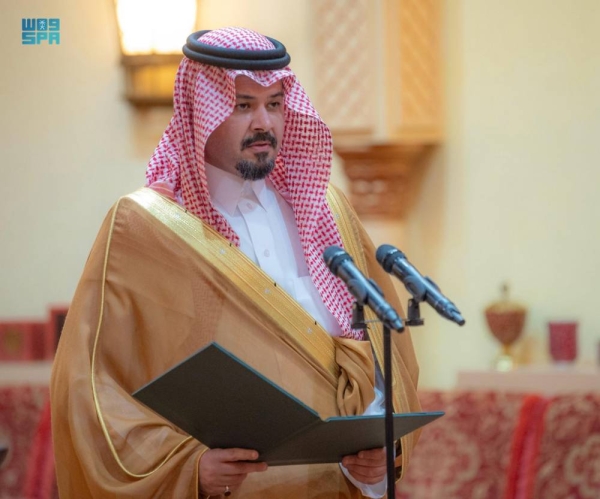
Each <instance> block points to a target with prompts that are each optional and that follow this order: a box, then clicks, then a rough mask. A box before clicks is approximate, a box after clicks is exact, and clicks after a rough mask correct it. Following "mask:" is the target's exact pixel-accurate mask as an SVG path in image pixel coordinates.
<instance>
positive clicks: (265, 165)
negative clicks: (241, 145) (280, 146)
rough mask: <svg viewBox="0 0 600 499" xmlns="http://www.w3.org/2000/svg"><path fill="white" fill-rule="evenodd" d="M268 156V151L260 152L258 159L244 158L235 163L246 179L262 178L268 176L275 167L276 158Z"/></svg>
mask: <svg viewBox="0 0 600 499" xmlns="http://www.w3.org/2000/svg"><path fill="white" fill-rule="evenodd" d="M268 157H269V153H268V152H260V153H258V154H256V161H250V160H248V159H242V160H240V161H238V163H237V164H236V165H235V169H236V170H237V171H238V172H239V173H240V175H241V177H242V178H243V179H244V180H251V181H254V180H262V179H264V178H267V177H268V176H269V175H270V174H271V172H272V171H273V169H274V168H275V160H274V159H268Z"/></svg>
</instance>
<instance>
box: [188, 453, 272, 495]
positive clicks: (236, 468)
mask: <svg viewBox="0 0 600 499" xmlns="http://www.w3.org/2000/svg"><path fill="white" fill-rule="evenodd" d="M255 459H258V452H256V451H255V450H248V449H210V450H207V451H206V452H205V453H204V454H203V456H202V458H201V459H200V467H199V472H200V492H201V493H202V494H203V495H207V496H218V495H222V494H224V493H225V492H226V491H227V490H230V491H231V492H233V491H234V490H236V489H238V488H239V487H240V485H241V484H242V482H243V481H244V480H245V479H246V477H247V476H248V473H255V472H260V471H266V469H267V468H268V466H267V463H249V462H244V461H254V460H255Z"/></svg>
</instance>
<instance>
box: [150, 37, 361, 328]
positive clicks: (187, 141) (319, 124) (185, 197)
mask: <svg viewBox="0 0 600 499" xmlns="http://www.w3.org/2000/svg"><path fill="white" fill-rule="evenodd" d="M201 39H202V42H203V43H205V44H207V45H212V46H217V47H226V48H233V49H242V50H270V49H273V48H275V47H274V45H273V44H272V43H271V42H270V41H269V40H268V39H267V38H266V37H264V36H262V35H260V34H258V33H256V32H254V31H251V30H248V29H244V28H224V29H218V30H214V31H210V32H208V33H206V34H205V35H203V36H202V37H201ZM239 75H245V76H247V77H249V78H252V79H253V80H254V81H255V82H257V83H259V84H260V85H263V86H265V87H266V86H270V85H273V84H274V83H275V82H277V81H279V80H282V81H283V88H284V93H285V106H284V107H285V129H284V135H283V140H282V143H281V148H280V151H279V154H278V156H277V159H276V161H275V169H274V170H273V172H272V173H271V175H270V177H269V178H270V180H271V181H272V182H273V185H274V186H275V188H276V189H277V190H278V191H279V193H280V194H281V195H282V196H283V197H284V198H285V199H287V200H288V201H289V202H290V204H291V205H292V207H293V209H294V213H295V217H296V223H297V226H298V232H299V235H300V241H301V243H302V248H303V249H304V255H305V258H306V263H307V266H308V269H309V272H310V275H311V277H312V280H313V282H314V284H315V286H316V288H317V289H318V290H319V293H320V294H321V297H322V299H323V302H324V303H325V306H326V307H327V308H328V309H329V311H330V312H331V313H332V314H333V316H334V317H335V318H336V319H337V321H338V323H339V324H340V326H341V328H342V331H343V336H345V337H349V338H357V339H359V338H361V337H362V333H361V332H360V331H355V330H352V329H351V327H350V325H351V316H352V303H353V299H352V296H351V295H350V293H349V292H348V290H347V289H346V286H345V284H344V283H343V282H342V281H341V280H340V279H337V278H336V277H334V276H333V275H332V274H331V272H330V271H329V269H328V268H327V266H326V265H325V263H324V261H323V258H322V255H323V251H324V250H325V249H326V248H327V247H329V246H331V245H337V246H342V241H341V238H340V235H339V232H338V230H337V226H336V224H335V221H334V219H333V216H332V213H331V210H330V209H329V207H328V205H327V203H326V200H325V195H326V191H327V185H328V183H329V176H330V173H331V160H332V153H333V145H332V140H331V133H330V131H329V128H328V127H327V125H325V123H324V122H323V121H322V120H321V118H320V117H319V115H318V114H317V112H316V110H315V109H314V108H313V106H312V104H311V103H310V101H309V99H308V96H307V95H306V93H305V91H304V89H303V88H302V86H301V85H300V83H299V82H298V80H297V78H296V76H295V75H294V73H292V71H291V70H290V69H289V67H286V68H284V69H280V70H274V71H264V70H260V71H248V70H232V69H225V68H219V67H215V66H209V65H206V64H202V63H199V62H195V61H192V60H190V59H187V58H184V59H183V61H182V62H181V64H180V66H179V70H178V72H177V76H176V79H175V90H174V95H173V98H174V105H173V107H174V113H173V117H172V118H171V122H170V123H169V125H168V126H167V129H166V130H165V132H164V134H163V136H162V138H161V140H160V143H159V144H158V147H157V148H156V150H155V151H154V154H153V156H152V158H151V159H150V163H149V164H148V169H147V171H146V181H147V185H152V184H154V183H156V182H158V183H167V184H168V185H169V186H170V187H171V188H172V189H173V191H174V194H175V198H176V200H177V201H178V202H179V203H180V204H181V205H182V206H184V207H185V208H186V209H188V210H189V211H191V212H192V213H194V214H195V215H197V216H198V217H199V218H200V219H201V220H203V221H204V222H206V223H207V224H209V225H210V226H211V227H213V228H214V229H215V230H217V231H218V232H219V233H221V234H222V235H223V236H224V237H226V238H227V239H228V240H229V241H231V242H232V243H234V244H235V245H236V246H239V239H238V236H237V234H236V233H235V232H234V231H233V229H232V228H231V226H230V225H229V223H228V222H227V221H226V220H225V218H224V217H223V216H222V215H221V214H220V213H219V212H218V211H217V210H216V209H215V207H214V206H213V204H212V202H211V200H210V196H209V192H208V187H207V181H206V174H205V170H204V146H205V145H206V141H207V139H208V137H209V135H210V134H211V133H212V132H213V131H214V130H215V129H216V128H217V127H218V126H219V125H220V124H221V123H223V122H224V121H225V120H226V119H227V117H228V116H229V115H230V114H231V112H232V111H233V108H234V105H235V78H236V77H237V76H239Z"/></svg>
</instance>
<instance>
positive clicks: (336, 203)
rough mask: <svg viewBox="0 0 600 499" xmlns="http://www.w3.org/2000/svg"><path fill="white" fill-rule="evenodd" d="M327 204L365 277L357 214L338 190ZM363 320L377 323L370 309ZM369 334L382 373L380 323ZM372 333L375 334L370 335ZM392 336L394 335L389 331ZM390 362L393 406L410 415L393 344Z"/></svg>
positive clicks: (331, 189) (332, 191)
mask: <svg viewBox="0 0 600 499" xmlns="http://www.w3.org/2000/svg"><path fill="white" fill-rule="evenodd" d="M327 203H328V204H329V207H330V208H331V211H332V213H333V217H334V219H335V222H336V224H337V226H338V230H339V231H340V236H341V238H342V242H343V243H344V247H345V249H346V251H347V252H348V253H349V254H350V255H351V256H352V258H353V259H354V262H355V263H356V266H357V267H358V268H359V270H360V271H361V272H362V273H363V274H365V275H366V276H367V277H368V275H369V274H368V271H367V260H366V258H365V254H364V250H363V247H362V245H361V244H360V243H359V241H360V236H359V234H358V232H357V230H356V228H355V226H354V222H353V220H352V219H351V218H350V217H349V212H352V213H353V214H354V217H355V218H358V216H357V215H356V213H354V211H353V209H352V207H351V206H350V205H349V204H348V203H347V202H344V200H343V199H342V197H341V195H340V194H339V193H338V192H337V190H336V189H335V188H334V187H332V186H331V185H330V186H329V187H328V189H327ZM365 320H367V321H372V320H375V321H376V320H377V316H376V315H375V313H374V312H373V311H372V310H371V309H370V308H369V307H365ZM369 328H370V331H369V338H370V340H371V344H372V345H373V351H374V352H375V356H376V357H377V361H378V362H379V365H380V366H381V368H382V369H383V366H384V363H383V326H382V324H381V323H379V322H376V323H371V324H370V326H369ZM373 333H375V334H373ZM392 334H397V333H394V332H393V331H392ZM391 347H392V358H393V359H395V360H396V362H392V393H393V396H392V398H393V406H394V408H395V410H396V411H398V412H409V408H408V407H406V404H405V403H404V401H406V400H407V398H406V393H405V392H404V385H403V384H402V383H401V382H400V381H399V380H401V379H402V378H401V377H400V368H399V366H398V364H399V362H402V359H401V357H400V355H399V353H398V352H397V351H396V348H395V347H394V344H393V343H392V345H391ZM398 386H399V387H400V389H401V390H402V391H403V392H404V393H403V395H404V396H403V397H398V396H397V394H396V389H397V387H398ZM405 438H406V437H402V439H401V440H404V439H405ZM402 464H403V465H404V464H405V463H404V455H403V457H402ZM404 468H405V466H401V470H400V474H401V476H402V474H403V471H402V470H404Z"/></svg>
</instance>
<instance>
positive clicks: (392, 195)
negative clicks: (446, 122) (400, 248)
mask: <svg viewBox="0 0 600 499" xmlns="http://www.w3.org/2000/svg"><path fill="white" fill-rule="evenodd" d="M433 148H434V145H433V144H425V143H415V144H378V145H371V146H364V147H356V148H352V147H347V146H344V147H336V148H335V152H336V153H337V154H338V155H339V156H340V158H341V159H342V160H343V162H344V171H345V173H346V175H347V176H348V178H349V180H350V183H351V184H350V202H351V203H352V205H353V206H354V209H355V210H356V212H357V214H358V215H359V216H360V217H361V218H369V217H377V218H394V219H398V218H402V217H403V216H404V215H405V214H406V211H407V209H408V205H409V200H410V198H411V196H410V193H409V189H410V186H411V184H412V182H411V178H412V177H413V175H412V174H413V171H414V169H415V168H418V167H419V166H420V165H422V163H423V162H424V161H425V160H426V159H427V158H428V156H429V154H430V153H431V152H432V151H433Z"/></svg>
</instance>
